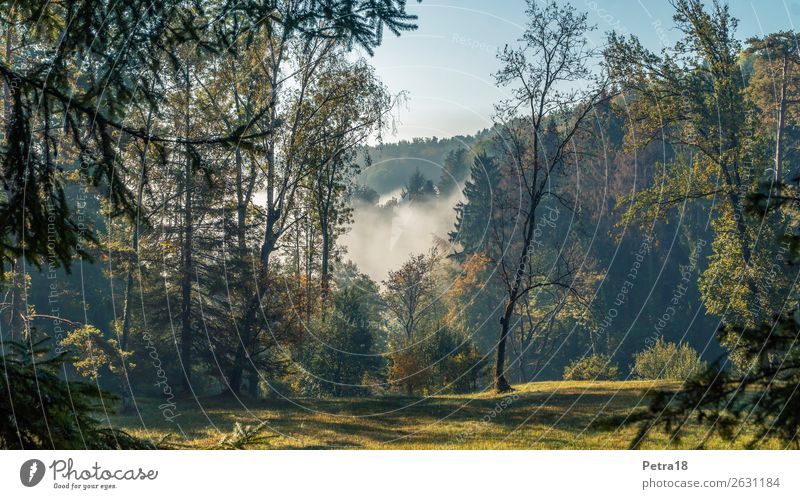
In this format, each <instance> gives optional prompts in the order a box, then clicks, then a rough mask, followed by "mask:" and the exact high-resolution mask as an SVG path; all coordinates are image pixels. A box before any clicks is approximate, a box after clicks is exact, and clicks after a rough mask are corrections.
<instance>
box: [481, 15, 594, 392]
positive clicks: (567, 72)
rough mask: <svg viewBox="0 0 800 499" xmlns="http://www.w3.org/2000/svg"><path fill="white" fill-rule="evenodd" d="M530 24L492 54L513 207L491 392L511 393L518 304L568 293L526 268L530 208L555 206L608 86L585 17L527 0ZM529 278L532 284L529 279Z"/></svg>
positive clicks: (558, 278)
mask: <svg viewBox="0 0 800 499" xmlns="http://www.w3.org/2000/svg"><path fill="white" fill-rule="evenodd" d="M527 15H528V18H529V19H530V20H529V22H528V25H527V27H526V29H525V33H524V34H523V36H522V38H521V39H520V40H519V42H520V45H519V46H518V47H509V46H506V47H505V48H504V49H503V50H502V52H501V53H500V54H499V55H498V58H499V60H500V62H501V64H502V68H501V69H500V71H499V72H498V73H497V74H496V75H495V79H496V81H497V83H498V84H499V85H501V86H504V87H507V88H509V89H510V91H511V97H510V98H508V99H506V100H504V101H503V102H501V103H500V104H498V105H497V106H496V111H497V119H498V121H499V122H500V125H499V129H500V130H501V133H500V138H501V140H502V143H503V147H504V149H505V153H506V162H507V164H506V169H507V173H506V175H508V176H510V178H511V180H510V181H511V182H516V184H517V185H514V190H516V191H517V192H518V195H517V197H516V198H515V201H516V204H517V206H518V208H517V213H516V215H515V219H514V220H515V222H516V224H515V227H514V230H513V231H512V232H511V233H510V235H509V234H508V233H505V232H504V235H503V236H502V237H503V238H504V239H505V240H504V241H503V244H502V246H501V247H502V248H503V252H502V256H501V257H500V261H499V262H498V265H499V268H500V271H501V277H502V278H503V280H504V282H505V284H506V302H505V307H504V309H503V314H502V317H501V319H500V325H501V327H500V335H499V339H498V342H497V351H496V354H497V355H496V360H495V373H494V388H495V389H496V390H497V391H499V392H505V391H509V390H511V386H510V385H509V383H508V381H507V380H506V376H505V371H506V342H507V338H508V334H509V332H510V331H511V330H512V326H513V324H512V319H513V318H514V314H515V309H516V307H517V304H518V302H519V301H520V300H521V299H522V298H524V297H525V296H526V295H527V294H528V293H529V292H530V291H532V290H534V289H539V288H544V287H548V286H570V284H569V283H570V280H569V276H570V275H571V272H572V271H571V270H569V271H567V272H568V273H566V274H559V272H558V271H557V270H554V271H553V272H541V271H539V270H538V269H533V268H531V255H532V253H533V252H534V251H536V245H535V244H532V243H533V240H534V234H535V231H536V224H537V209H538V208H540V206H541V205H542V203H543V200H544V199H545V198H546V197H553V198H554V199H556V200H557V199H558V194H557V193H556V192H555V191H554V190H553V176H554V174H555V173H556V172H557V171H562V169H563V167H565V166H566V165H567V163H568V162H570V161H573V162H574V161H577V158H578V157H579V151H578V150H577V146H576V140H577V139H578V136H579V135H580V134H581V133H582V131H583V130H584V126H585V125H586V123H588V120H587V117H588V116H589V115H590V113H591V111H592V109H593V107H594V106H595V105H597V104H598V103H600V102H602V101H604V100H606V99H607V98H608V94H607V92H606V90H607V87H608V85H607V83H606V82H607V80H605V79H602V78H597V77H594V76H593V75H592V73H591V71H590V68H589V64H590V62H591V60H592V59H593V58H594V56H595V52H594V51H593V50H592V49H591V48H590V47H589V46H588V40H587V39H586V36H585V35H586V33H587V32H588V31H590V30H592V29H594V28H593V27H590V26H589V25H588V24H587V20H586V19H587V16H586V14H585V13H578V12H576V11H575V9H574V8H573V7H572V6H570V5H563V6H562V5H558V4H557V3H556V2H551V3H548V4H547V5H546V6H544V7H540V6H539V5H538V4H537V2H536V1H534V0H528V9H527ZM529 277H534V278H533V279H530V278H529Z"/></svg>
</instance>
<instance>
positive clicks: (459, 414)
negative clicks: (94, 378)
mask: <svg viewBox="0 0 800 499" xmlns="http://www.w3.org/2000/svg"><path fill="white" fill-rule="evenodd" d="M677 386H678V385H677V384H675V383H665V382H655V381H606V382H577V381H563V382H561V381H560V382H538V383H529V384H526V385H518V386H516V387H515V390H516V391H515V392H513V393H512V394H508V395H497V394H492V393H479V394H467V395H441V396H435V397H427V398H425V397H400V396H385V397H379V398H378V397H371V398H337V399H292V400H291V401H287V400H283V399H280V400H242V401H241V402H240V401H236V400H234V399H223V398H207V399H202V398H201V399H200V400H199V401H195V400H194V399H191V400H183V401H177V402H176V403H177V409H176V412H177V413H179V414H180V415H179V416H177V417H175V418H174V422H170V421H166V420H165V419H164V418H163V416H162V413H161V410H160V409H159V408H158V404H159V403H163V401H159V400H141V399H137V406H138V413H134V414H130V415H117V416H111V419H110V421H111V423H112V425H113V426H114V427H117V428H122V429H124V430H126V431H128V432H130V433H132V434H134V435H136V436H139V437H144V438H150V439H153V440H156V441H158V440H163V441H165V442H168V443H169V444H170V445H172V446H175V447H179V448H211V447H214V446H216V445H217V444H218V443H219V441H220V439H221V438H222V437H223V435H224V434H225V433H228V432H230V431H231V429H232V428H233V427H234V425H235V424H236V423H240V424H241V425H258V424H259V423H261V422H264V421H266V422H267V423H266V425H265V427H266V431H267V432H268V433H270V434H271V435H272V436H271V438H268V439H266V440H262V441H261V443H259V444H258V445H255V446H251V447H252V448H278V449H339V448H356V449H625V448H627V447H628V445H629V444H630V442H631V439H632V438H633V437H634V435H635V433H636V429H635V428H634V427H631V426H625V427H621V428H616V429H615V430H613V429H610V430H599V429H596V428H594V427H592V426H591V423H592V422H593V421H595V420H596V419H597V418H602V417H605V416H612V415H620V414H622V415H625V414H628V413H630V411H631V410H633V409H634V408H635V407H636V406H637V405H640V406H641V405H643V404H646V402H647V399H646V398H645V399H644V400H643V399H642V397H643V395H645V394H646V393H647V392H648V391H651V390H653V389H663V388H668V389H669V388H677ZM504 405H505V407H503V406H504ZM140 415H141V416H140ZM705 433H706V428H703V427H700V426H697V425H695V426H692V427H690V430H689V433H688V434H687V436H685V437H684V438H683V439H682V440H681V441H675V440H674V439H670V437H669V435H666V434H664V433H655V434H651V436H650V438H649V439H648V440H647V441H646V443H645V444H644V445H643V448H657V449H662V448H671V449H672V448H694V447H696V446H697V443H698V442H699V441H700V439H701V438H702V436H703V435H704V434H705ZM745 433H746V432H745ZM745 443H746V439H745V438H742V439H740V441H736V442H733V443H729V442H725V441H722V440H720V439H718V438H716V437H714V438H711V439H710V440H709V441H708V442H707V444H706V448H732V447H734V448H741V447H743V446H744V445H745ZM763 447H766V448H775V447H778V444H776V443H774V442H766V444H765V445H764V446H763Z"/></svg>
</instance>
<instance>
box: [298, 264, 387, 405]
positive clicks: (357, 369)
mask: <svg viewBox="0 0 800 499" xmlns="http://www.w3.org/2000/svg"><path fill="white" fill-rule="evenodd" d="M329 300H330V303H329V306H327V307H324V308H323V309H322V310H321V311H320V313H319V315H318V317H316V318H315V319H314V320H313V321H312V323H311V324H312V329H313V330H312V334H313V337H311V338H309V344H310V348H309V351H308V352H307V353H306V358H307V359H308V361H307V364H306V365H305V368H304V370H305V372H306V376H305V378H306V379H304V381H303V382H302V384H303V385H304V386H303V391H305V392H309V393H314V392H318V393H319V394H327V395H334V396H342V395H363V394H367V393H369V392H370V389H375V388H378V387H371V386H370V385H371V384H372V382H371V381H370V380H374V379H379V378H380V372H379V371H380V369H381V368H382V367H383V364H384V359H383V357H382V356H381V355H380V351H379V350H378V348H377V347H378V346H379V344H380V341H381V334H382V332H383V331H382V324H381V323H380V321H379V320H377V319H378V317H379V315H378V295H377V287H376V286H375V284H374V283H372V282H371V281H369V278H367V277H366V276H357V278H356V280H355V281H354V282H351V283H349V284H345V286H343V287H342V288H341V289H337V290H335V291H334V292H333V293H332V295H331V296H329Z"/></svg>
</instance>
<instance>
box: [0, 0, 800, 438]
mask: <svg viewBox="0 0 800 499" xmlns="http://www.w3.org/2000/svg"><path fill="white" fill-rule="evenodd" d="M422 3H423V4H424V3H425V2H424V1H423V2H422ZM526 5H527V10H526V17H525V19H524V20H521V21H520V22H521V24H524V32H523V34H522V37H521V38H519V39H515V38H509V39H508V40H507V41H506V43H507V44H506V45H505V46H503V47H501V48H500V49H499V50H498V51H497V54H496V57H497V63H498V67H499V68H500V69H499V70H498V71H497V72H495V73H493V74H491V75H489V74H487V75H483V77H485V78H489V79H490V80H491V82H492V83H493V84H494V85H495V86H496V87H497V88H500V89H502V90H503V92H504V95H506V97H505V98H503V99H501V100H498V101H497V102H494V103H492V104H493V109H494V113H493V115H492V117H491V119H492V125H491V126H490V127H487V128H485V129H482V130H476V131H475V133H473V134H469V135H454V136H451V137H434V136H429V137H417V138H413V139H411V140H405V139H404V140H396V139H393V138H392V137H393V130H394V129H395V128H396V126H397V109H398V108H399V107H402V106H403V105H404V103H405V102H406V100H407V99H409V98H413V96H411V97H409V96H408V95H406V94H405V93H404V92H403V90H402V89H395V88H389V87H388V86H387V85H386V84H385V83H384V82H383V81H382V79H381V77H380V75H379V73H378V72H377V71H376V69H375V67H373V65H372V63H371V57H372V55H373V54H374V53H376V52H378V51H380V50H381V46H382V43H383V41H384V38H387V37H399V39H400V40H401V41H402V40H403V39H404V37H408V36H410V35H411V34H413V33H414V32H415V30H417V29H418V26H419V25H422V24H423V23H424V22H425V18H424V16H419V17H418V16H416V15H413V14H411V13H409V8H408V7H409V6H408V5H406V2H405V0H347V1H336V0H235V1H234V0H207V1H191V0H165V1H163V2H159V3H152V2H149V1H141V0H129V1H127V2H112V1H104V0H97V1H86V0H63V1H60V2H52V1H45V0H17V1H3V0H0V39H1V41H2V48H0V54H2V56H1V57H0V80H2V85H3V89H2V92H3V96H2V98H3V107H2V116H3V118H2V130H0V162H1V163H0V168H2V181H3V186H2V187H3V189H2V192H0V230H1V232H0V260H1V261H2V266H3V268H2V276H0V353H1V354H2V366H3V375H2V376H0V448H3V449H29V448H51V449H53V448H54V449H74V448H97V449H105V448H120V449H128V448H185V447H191V448H225V449H228V448H300V447H302V448H341V447H356V448H365V447H366V448H601V449H608V448H628V447H632V448H638V447H642V446H644V447H648V448H684V447H688V448H696V447H702V448H742V447H754V448H787V447H797V446H798V444H800V435H799V434H798V432H800V391H798V386H800V345H798V343H797V341H798V334H800V333H799V332H800V308H798V305H799V303H798V294H797V290H796V282H797V278H798V275H800V269H799V268H798V266H797V263H798V262H797V258H798V256H800V210H799V208H800V191H799V190H798V189H799V188H800V166H798V165H800V163H799V161H800V45H798V41H797V33H796V32H794V31H791V30H788V25H787V31H780V32H774V33H770V34H766V35H763V36H759V37H753V38H747V39H743V38H740V37H739V35H738V34H737V19H736V18H735V17H734V16H733V15H732V14H731V12H730V10H729V8H728V6H727V5H726V4H725V3H724V2H722V1H716V0H715V1H713V2H702V1H700V0H672V2H671V6H672V14H673V15H674V18H673V19H674V23H675V26H676V36H677V37H678V40H677V41H676V43H674V44H673V45H672V46H669V47H665V48H663V50H660V51H658V50H652V49H650V48H648V47H647V46H646V44H644V43H642V41H641V40H640V39H639V38H637V37H636V36H635V35H630V34H622V33H618V32H615V31H609V32H608V33H602V36H603V39H604V43H603V44H602V45H601V46H595V45H594V44H592V43H590V42H589V38H588V36H589V35H590V34H594V35H598V31H602V30H601V29H600V28H598V26H595V25H593V24H592V23H591V22H590V21H589V18H588V15H587V13H585V12H582V11H581V5H578V4H577V3H576V4H575V5H574V6H573V5H571V4H570V3H567V2H563V1H558V2H555V1H551V2H547V3H545V2H540V1H536V0H526Z"/></svg>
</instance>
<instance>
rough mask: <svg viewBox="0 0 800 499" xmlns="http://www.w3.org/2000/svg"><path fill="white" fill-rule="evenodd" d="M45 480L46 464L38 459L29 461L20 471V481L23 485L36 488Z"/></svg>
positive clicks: (23, 464)
mask: <svg viewBox="0 0 800 499" xmlns="http://www.w3.org/2000/svg"><path fill="white" fill-rule="evenodd" d="M42 478H44V463H43V462H41V461H39V460H38V459H28V460H27V461H25V462H24V463H22V467H21V468H20V469H19V479H20V481H21V482H22V485H24V486H26V487H34V486H36V485H38V484H39V482H41V481H42Z"/></svg>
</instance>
